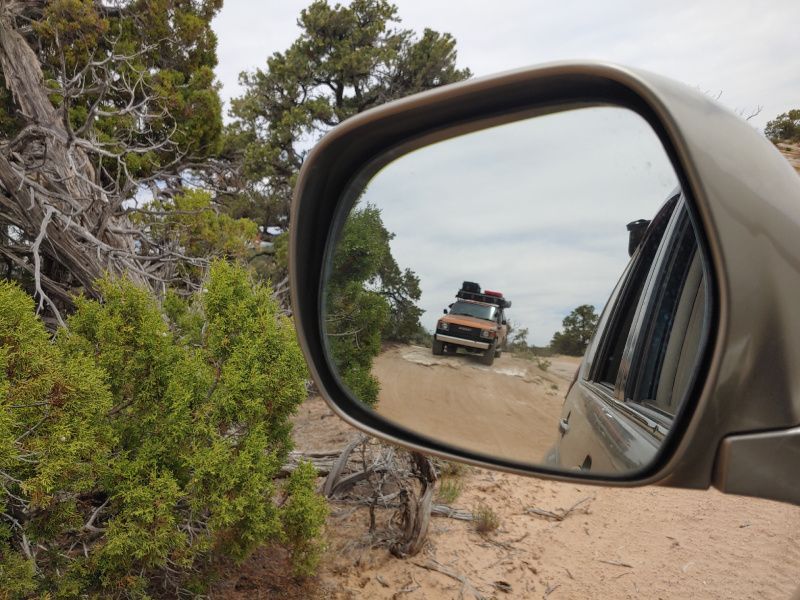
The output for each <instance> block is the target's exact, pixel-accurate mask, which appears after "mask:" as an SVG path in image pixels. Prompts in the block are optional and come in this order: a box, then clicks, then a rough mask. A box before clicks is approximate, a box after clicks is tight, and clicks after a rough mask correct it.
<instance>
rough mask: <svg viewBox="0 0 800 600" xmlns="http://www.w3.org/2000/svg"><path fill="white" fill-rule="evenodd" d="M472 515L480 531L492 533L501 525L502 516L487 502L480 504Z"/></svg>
mask: <svg viewBox="0 0 800 600" xmlns="http://www.w3.org/2000/svg"><path fill="white" fill-rule="evenodd" d="M472 516H473V518H474V523H475V530H476V531H477V532H478V533H490V532H492V531H494V530H495V529H497V528H498V527H500V517H499V516H498V515H497V513H496V512H494V511H493V510H492V509H491V508H490V507H489V506H487V505H486V504H479V505H478V506H477V508H475V510H473V511H472Z"/></svg>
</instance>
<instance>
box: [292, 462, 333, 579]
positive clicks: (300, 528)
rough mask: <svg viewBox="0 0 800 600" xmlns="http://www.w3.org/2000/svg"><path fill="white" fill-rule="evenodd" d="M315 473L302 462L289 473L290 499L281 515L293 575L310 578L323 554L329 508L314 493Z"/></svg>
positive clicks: (312, 467) (310, 465)
mask: <svg viewBox="0 0 800 600" xmlns="http://www.w3.org/2000/svg"><path fill="white" fill-rule="evenodd" d="M316 478H317V472H316V470H315V469H314V466H313V465H312V464H311V463H307V462H303V463H300V465H299V466H298V467H297V469H295V470H294V472H292V475H291V476H290V477H289V483H288V484H287V486H286V491H287V493H288V495H289V497H288V500H287V501H286V504H284V505H283V510H282V511H281V522H282V523H283V531H284V533H285V536H286V537H285V539H286V541H287V542H288V544H289V548H290V549H291V552H292V567H293V569H294V572H295V574H296V575H300V576H305V575H311V574H312V573H313V572H314V571H315V570H316V567H317V565H318V564H319V560H320V557H321V556H322V553H323V551H324V550H325V544H324V542H323V540H322V531H323V528H324V527H325V519H326V517H327V516H328V505H327V503H326V502H325V500H324V499H323V498H322V497H321V496H320V495H319V494H317V493H316V491H315V487H316Z"/></svg>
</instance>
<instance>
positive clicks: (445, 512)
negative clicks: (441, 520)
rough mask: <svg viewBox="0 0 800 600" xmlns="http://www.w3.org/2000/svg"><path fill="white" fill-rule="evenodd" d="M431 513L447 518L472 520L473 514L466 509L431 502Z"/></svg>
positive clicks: (473, 518)
mask: <svg viewBox="0 0 800 600" xmlns="http://www.w3.org/2000/svg"><path fill="white" fill-rule="evenodd" d="M431 514H432V515H433V516H434V517H447V518H448V519H457V520H459V521H474V520H475V516H474V515H473V514H472V513H471V512H469V511H466V510H461V509H460V508H453V507H452V506H447V505H446V504H432V505H431Z"/></svg>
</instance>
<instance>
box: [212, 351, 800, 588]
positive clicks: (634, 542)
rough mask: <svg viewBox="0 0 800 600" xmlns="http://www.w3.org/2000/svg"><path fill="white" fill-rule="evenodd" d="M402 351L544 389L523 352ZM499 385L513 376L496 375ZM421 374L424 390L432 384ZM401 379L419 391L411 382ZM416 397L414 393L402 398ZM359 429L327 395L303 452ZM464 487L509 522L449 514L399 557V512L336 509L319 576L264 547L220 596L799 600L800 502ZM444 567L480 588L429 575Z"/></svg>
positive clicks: (556, 367) (313, 412) (478, 483)
mask: <svg viewBox="0 0 800 600" xmlns="http://www.w3.org/2000/svg"><path fill="white" fill-rule="evenodd" d="M389 352H390V353H394V354H393V355H391V356H388V357H387V356H385V357H384V359H389V360H392V361H398V360H401V361H404V362H408V363H409V364H410V365H411V367H413V368H414V369H422V370H423V371H425V372H427V371H434V370H436V369H439V370H444V371H448V372H449V371H452V372H453V373H462V374H463V373H466V374H467V375H468V376H470V377H474V378H475V379H474V381H473V384H474V385H475V386H478V380H479V378H480V377H487V378H490V379H492V381H493V385H497V386H499V388H498V389H514V386H516V385H520V382H521V383H522V384H523V385H525V386H527V387H526V388H525V389H526V390H528V388H530V387H531V384H530V383H528V384H525V382H524V377H521V376H520V375H519V374H515V373H513V372H512V371H513V370H514V368H516V367H519V366H520V365H518V364H517V361H520V359H515V358H513V357H510V356H504V357H503V358H502V359H501V360H499V361H498V362H497V363H496V367H497V369H493V370H485V369H483V368H480V369H475V368H473V367H474V366H478V364H477V363H475V365H473V364H471V363H470V359H469V358H465V357H461V356H459V357H445V358H446V359H447V360H458V361H461V362H463V363H464V364H461V365H460V366H459V367H457V368H455V367H450V366H444V365H435V366H428V367H426V366H423V365H421V364H419V363H418V362H416V358H415V354H414V352H413V349H411V350H407V349H400V348H392V349H390V350H389ZM404 354H405V355H408V356H407V358H403V355H404ZM416 356H417V358H419V356H420V355H416ZM436 358H437V359H438V358H439V357H436ZM381 360H383V359H381ZM381 360H379V361H378V365H377V367H378V369H380V368H381ZM520 362H525V363H527V361H520ZM383 366H384V367H385V366H386V365H385V364H384V365H383ZM525 366H528V365H525ZM481 367H482V366H481ZM504 368H505V374H504V371H503V370H502V369H504ZM398 369H400V370H401V371H403V370H404V367H399V366H398ZM573 369H574V361H572V362H570V359H566V360H559V359H556V360H553V364H552V365H551V366H550V368H548V370H547V372H546V373H544V375H539V374H537V373H536V371H535V370H534V371H530V370H529V371H528V375H533V377H529V379H531V381H533V379H535V378H536V377H542V380H543V381H544V382H545V383H544V384H538V383H537V384H534V385H533V387H534V388H536V390H538V391H535V392H534V394H539V395H538V396H536V398H537V401H541V402H545V401H551V402H552V403H554V404H556V405H558V404H560V398H559V397H557V396H548V395H547V392H548V391H553V392H555V390H552V389H551V388H549V387H548V385H552V384H553V383H555V384H556V385H557V386H558V387H559V392H561V391H562V390H565V389H566V383H565V382H566V381H568V380H569V379H570V378H571V375H572V372H573ZM498 377H506V378H508V379H509V381H506V382H502V383H501V382H499V381H495V379H496V378H498ZM419 379H420V381H419V382H418V383H416V384H415V385H424V378H423V377H421V376H420V377H419ZM517 380H519V381H517ZM394 381H396V382H401V383H402V384H403V385H406V384H409V385H410V383H409V382H407V381H406V380H404V379H403V378H395V379H394ZM503 386H507V387H503ZM390 387H391V385H389V386H386V385H385V390H384V391H385V393H386V394H387V395H386V396H385V397H386V398H393V397H395V396H393V395H392V394H393V392H392V391H391V390H390V389H387V388H390ZM539 388H542V389H539ZM542 390H543V393H544V397H543V398H542V397H541V394H540V392H542ZM413 396H414V394H412V393H411V392H410V391H409V393H406V394H404V395H403V396H402V397H404V398H406V399H407V398H409V397H413ZM397 397H401V396H400V395H399V394H398V395H397ZM381 410H388V408H382V409H381ZM428 410H429V411H430V410H431V407H428ZM356 434H357V433H356V432H355V430H353V429H352V428H350V427H348V426H347V425H346V424H345V423H344V422H343V421H341V420H339V419H338V418H337V417H335V416H334V415H333V414H332V413H331V411H330V410H329V409H328V408H327V406H326V405H325V404H324V402H323V401H322V400H321V399H319V398H312V399H310V400H309V401H307V402H306V403H305V404H304V405H303V406H302V407H301V410H300V411H299V412H298V414H297V415H296V417H295V441H296V446H297V448H298V449H300V450H307V451H311V450H326V449H331V448H340V447H342V446H344V445H345V444H346V443H347V441H348V440H350V439H352V437H353V436H355V435H356ZM484 439H490V438H484ZM508 447H509V448H517V446H515V445H513V444H511V445H509V446H508ZM459 481H460V482H461V484H462V487H463V491H462V492H461V494H460V496H459V497H458V498H457V499H456V500H454V501H453V502H451V505H452V506H454V507H457V508H461V509H464V510H468V511H474V510H475V509H476V508H477V507H478V506H479V505H485V506H487V507H489V508H490V509H491V511H493V512H494V513H495V514H496V515H497V516H498V517H499V520H500V526H499V528H498V529H497V530H496V531H494V532H493V533H490V534H487V535H481V534H478V533H477V532H476V530H475V526H474V524H473V523H470V522H465V521H458V520H454V519H450V518H444V517H437V518H434V519H433V520H432V523H431V528H430V531H429V535H428V541H427V543H426V546H425V548H424V550H423V551H422V553H420V554H419V555H418V556H416V557H413V558H410V559H405V560H400V559H397V558H394V557H393V556H392V555H391V554H390V553H389V551H388V549H387V548H386V544H385V543H384V542H383V540H382V538H381V532H382V531H385V528H386V527H387V526H388V520H389V518H390V516H391V513H390V511H384V512H381V511H379V514H378V527H377V531H376V532H375V533H374V534H370V533H369V531H368V523H369V516H368V511H367V509H366V508H360V507H355V506H352V505H345V504H338V503H332V505H331V516H330V517H329V519H328V528H327V535H328V540H329V549H328V552H327V553H326V556H325V558H324V561H323V564H322V567H321V572H320V575H319V576H318V577H316V578H314V579H311V580H306V581H295V580H292V579H291V578H290V577H287V576H286V575H285V567H286V563H285V555H284V554H282V551H281V550H280V549H265V550H263V551H259V552H258V553H256V554H255V555H254V556H253V558H252V559H251V560H249V561H247V562H246V563H245V564H244V565H242V566H241V567H240V568H239V569H238V570H237V571H234V572H231V574H230V577H228V578H227V579H226V580H225V581H223V582H221V584H220V585H218V586H217V587H216V588H215V592H214V594H213V595H212V596H213V597H214V598H236V599H240V598H241V599H244V598H259V599H260V598H263V599H266V598H292V599H294V598H319V599H324V598H332V599H351V598H370V599H372V598H375V599H379V600H383V599H387V600H388V599H406V598H408V599H409V600H422V599H446V598H467V599H469V598H479V597H484V598H526V599H527V598H547V599H550V600H561V599H567V598H575V599H578V598H608V599H611V600H615V599H628V598H648V599H649V598H661V599H664V600H666V599H684V598H696V599H705V598H713V599H717V598H719V599H728V598H753V599H762V598H766V599H771V598H776V599H777V598H782V599H786V598H789V597H790V596H791V594H792V593H793V592H794V590H795V589H796V588H797V587H798V586H800V507H793V506H789V505H783V504H778V503H775V502H768V501H764V500H755V499H751V498H743V497H736V496H726V495H723V494H720V493H719V492H715V491H713V490H709V491H699V492H689V491H682V490H671V489H667V488H658V487H646V488H636V489H617V488H605V487H594V486H589V485H580V486H576V485H573V484H563V483H557V482H552V481H545V480H540V479H535V478H527V477H520V476H515V475H507V474H503V473H497V472H492V471H485V470H481V469H474V468H466V469H465V470H464V472H463V473H462V474H461V475H460V476H459ZM578 503H579V504H578ZM576 504H577V507H575V505H576ZM571 507H575V508H574V509H573V510H572V511H571V512H569V514H568V515H567V516H566V517H565V518H564V519H563V520H560V521H559V520H554V519H552V518H547V517H542V516H539V515H537V514H535V513H534V512H532V511H531V509H532V508H535V509H541V510H545V511H550V512H554V513H558V512H560V511H565V510H568V509H570V508H571ZM433 561H435V562H433ZM431 564H435V565H438V566H439V567H440V568H442V569H444V570H448V571H450V572H451V574H453V575H455V576H456V577H462V578H463V579H464V581H466V582H468V583H467V584H464V583H462V582H460V581H457V580H456V579H453V578H452V577H450V576H447V575H445V574H442V573H440V572H438V571H432V570H429V569H427V568H425V565H431ZM281 569H283V570H284V573H281V572H280V570H281ZM500 587H503V588H504V589H506V590H509V591H501V590H500V589H499V588H500Z"/></svg>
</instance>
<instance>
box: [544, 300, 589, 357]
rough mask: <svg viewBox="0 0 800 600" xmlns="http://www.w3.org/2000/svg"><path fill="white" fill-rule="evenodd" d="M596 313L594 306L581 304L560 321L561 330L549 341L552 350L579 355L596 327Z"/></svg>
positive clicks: (583, 350) (584, 349)
mask: <svg viewBox="0 0 800 600" xmlns="http://www.w3.org/2000/svg"><path fill="white" fill-rule="evenodd" d="M598 318H599V317H598V315H597V313H595V312H594V306H591V305H589V304H582V305H581V306H579V307H577V308H576V309H574V310H573V311H572V312H571V313H570V314H569V315H567V316H566V317H564V320H563V321H562V323H561V324H562V326H563V331H557V332H556V333H555V334H554V335H553V339H552V341H551V342H550V347H551V348H552V350H553V351H554V352H556V353H558V354H568V355H570V356H581V355H583V353H584V352H585V351H586V346H587V345H588V344H589V340H590V339H591V338H592V335H594V331H595V329H597V320H598Z"/></svg>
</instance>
